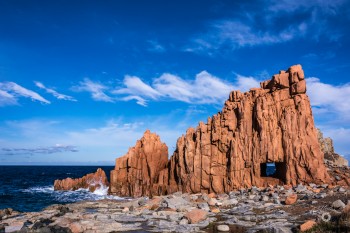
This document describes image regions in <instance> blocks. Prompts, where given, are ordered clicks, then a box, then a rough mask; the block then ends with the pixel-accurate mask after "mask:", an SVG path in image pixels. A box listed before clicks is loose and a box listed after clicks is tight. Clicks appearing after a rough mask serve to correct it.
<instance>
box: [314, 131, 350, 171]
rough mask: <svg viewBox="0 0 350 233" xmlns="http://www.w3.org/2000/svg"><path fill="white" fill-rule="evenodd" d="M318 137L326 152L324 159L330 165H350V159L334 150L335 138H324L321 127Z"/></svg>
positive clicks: (323, 150)
mask: <svg viewBox="0 0 350 233" xmlns="http://www.w3.org/2000/svg"><path fill="white" fill-rule="evenodd" d="M317 137H318V141H319V143H320V146H321V150H322V152H323V153H324V159H325V161H326V162H327V163H328V164H329V165H332V166H337V167H344V166H348V164H349V162H348V160H346V159H345V158H344V157H343V156H341V155H339V154H337V153H336V152H335V151H334V146H333V140H332V139H331V138H329V137H328V138H324V137H323V133H322V132H321V130H319V129H318V135H317Z"/></svg>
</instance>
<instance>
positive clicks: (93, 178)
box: [54, 168, 109, 192]
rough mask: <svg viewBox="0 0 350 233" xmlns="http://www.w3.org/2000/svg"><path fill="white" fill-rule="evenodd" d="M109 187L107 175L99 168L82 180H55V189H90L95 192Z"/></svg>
mask: <svg viewBox="0 0 350 233" xmlns="http://www.w3.org/2000/svg"><path fill="white" fill-rule="evenodd" d="M108 185H109V184H108V180H107V176H106V173H105V172H104V171H103V170H102V169H101V168H98V169H97V171H96V172H95V173H90V174H87V175H85V176H83V177H82V178H77V179H72V178H66V179H63V180H55V183H54V189H55V190H73V191H74V190H77V189H80V188H84V189H89V190H90V191H91V192H93V191H95V190H96V189H98V188H100V187H101V186H105V187H107V186H108Z"/></svg>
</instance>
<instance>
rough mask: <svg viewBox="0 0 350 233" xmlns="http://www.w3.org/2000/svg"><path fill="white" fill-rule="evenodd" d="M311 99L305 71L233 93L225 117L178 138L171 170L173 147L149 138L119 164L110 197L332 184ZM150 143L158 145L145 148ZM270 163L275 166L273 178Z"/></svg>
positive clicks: (294, 71) (210, 120)
mask: <svg viewBox="0 0 350 233" xmlns="http://www.w3.org/2000/svg"><path fill="white" fill-rule="evenodd" d="M213 91H215V90H213ZM305 93H306V82H305V79H304V72H303V70H302V68H301V66H300V65H296V66H292V67H290V68H289V69H288V70H287V71H280V73H279V74H276V75H274V76H273V77H272V79H271V80H267V81H265V82H262V83H261V88H253V89H251V90H250V91H249V92H246V93H241V92H240V91H233V92H231V93H230V96H229V99H228V100H227V101H226V102H225V105H224V107H223V110H222V111H221V112H219V113H217V114H215V115H214V116H212V117H209V118H208V120H207V122H206V123H203V122H200V123H199V125H198V126H197V127H196V128H195V129H194V128H189V129H188V130H187V132H186V134H185V135H183V136H182V137H180V138H179V139H178V141H177V145H176V150H175V152H174V154H173V155H172V157H171V158H170V161H169V162H168V163H167V165H166V167H165V163H166V159H165V158H166V154H167V152H166V151H167V150H166V146H165V145H163V144H162V143H161V142H160V140H159V137H158V136H154V135H153V134H150V133H147V134H146V135H145V136H144V137H143V138H142V139H141V140H140V141H138V142H137V144H136V146H135V147H134V148H131V149H130V151H129V152H128V153H127V155H125V156H123V157H121V158H118V159H117V161H116V168H115V171H112V173H111V177H112V178H111V191H112V192H113V193H117V194H120V195H126V196H139V195H149V194H167V193H172V192H175V191H182V192H188V193H198V192H206V193H211V192H215V193H223V192H228V191H231V190H233V189H237V188H241V187H250V186H253V185H255V186H267V185H269V184H273V185H274V184H278V183H284V184H291V185H296V184H298V183H301V182H312V183H327V182H328V181H329V180H330V178H329V176H328V174H327V172H326V168H325V165H324V162H323V157H324V155H323V153H322V151H321V148H320V145H319V143H318V140H317V131H316V128H315V125H314V120H313V116H312V112H311V107H310V101H309V98H308V96H307V95H306V94H305ZM149 137H153V139H152V138H149ZM147 138H148V139H149V140H147ZM152 140H153V141H152ZM151 142H153V143H151ZM148 144H151V145H153V146H149V147H147V148H148V150H145V149H144V148H145V146H144V145H148ZM154 159H155V160H154ZM152 161H153V164H152V165H150V164H151V163H152ZM267 163H275V166H276V173H275V174H274V175H272V176H271V175H268V173H267V168H268V166H267ZM157 182H158V183H157Z"/></svg>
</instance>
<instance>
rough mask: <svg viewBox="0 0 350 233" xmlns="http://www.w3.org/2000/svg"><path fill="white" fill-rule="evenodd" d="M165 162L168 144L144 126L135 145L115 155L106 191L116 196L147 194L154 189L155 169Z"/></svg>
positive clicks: (157, 172) (155, 184) (157, 176)
mask: <svg viewBox="0 0 350 233" xmlns="http://www.w3.org/2000/svg"><path fill="white" fill-rule="evenodd" d="M167 162H168V147H167V146H166V145H165V143H162V142H161V141H160V138H159V136H158V135H156V134H153V133H151V132H150V131H149V130H147V131H146V132H145V133H144V135H143V137H142V138H141V139H140V140H138V141H137V142H136V145H135V146H134V147H132V148H130V149H129V151H128V153H127V154H126V155H124V156H123V157H120V158H117V159H116V165H115V169H114V170H113V171H111V186H110V192H111V193H114V194H117V195H120V196H134V197H139V196H151V195H153V194H157V193H158V192H161V191H158V189H159V188H158V187H159V185H158V183H159V182H158V181H159V180H158V178H159V173H160V171H161V170H163V169H164V168H165V166H166V164H167Z"/></svg>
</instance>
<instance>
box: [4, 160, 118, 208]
mask: <svg viewBox="0 0 350 233" xmlns="http://www.w3.org/2000/svg"><path fill="white" fill-rule="evenodd" d="M100 167H101V166H100ZM97 168H98V167H94V166H0V209H4V208H12V209H14V210H17V211H39V210H42V209H43V208H45V207H47V206H49V205H51V204H63V203H72V202H77V201H82V200H100V199H105V198H110V199H112V198H113V199H118V197H115V196H109V195H107V190H108V188H107V187H105V188H101V189H99V190H96V191H95V192H94V193H90V192H88V191H87V190H79V191H54V190H53V183H54V181H55V179H63V178H67V177H71V178H78V177H82V176H84V175H86V174H87V173H91V172H95V171H96V170H97ZM101 168H102V169H103V170H104V171H105V172H106V174H107V176H108V178H109V173H110V170H112V169H113V167H112V166H108V167H103V166H102V167H101Z"/></svg>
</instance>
